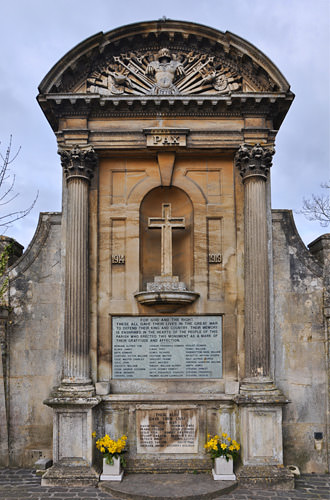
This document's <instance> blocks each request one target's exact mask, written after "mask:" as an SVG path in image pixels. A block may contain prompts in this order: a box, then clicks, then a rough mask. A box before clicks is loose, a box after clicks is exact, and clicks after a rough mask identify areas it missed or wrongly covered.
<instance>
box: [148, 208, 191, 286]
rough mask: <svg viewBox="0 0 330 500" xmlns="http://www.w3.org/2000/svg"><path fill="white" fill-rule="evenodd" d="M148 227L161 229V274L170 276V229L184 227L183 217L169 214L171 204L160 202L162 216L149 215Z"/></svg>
mask: <svg viewBox="0 0 330 500" xmlns="http://www.w3.org/2000/svg"><path fill="white" fill-rule="evenodd" d="M148 227H149V228H150V229H161V230H162V232H161V276H172V229H184V228H185V227H186V226H185V220H184V217H172V216H171V204H170V203H162V217H149V219H148Z"/></svg>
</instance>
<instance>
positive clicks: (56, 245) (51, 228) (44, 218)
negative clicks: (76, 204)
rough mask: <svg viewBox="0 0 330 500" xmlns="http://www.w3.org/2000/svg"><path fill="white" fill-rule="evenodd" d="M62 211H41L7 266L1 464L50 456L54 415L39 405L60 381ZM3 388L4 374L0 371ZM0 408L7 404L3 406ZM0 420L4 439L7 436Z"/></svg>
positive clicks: (17, 463) (31, 462)
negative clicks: (5, 387)
mask: <svg viewBox="0 0 330 500" xmlns="http://www.w3.org/2000/svg"><path fill="white" fill-rule="evenodd" d="M60 235H61V215H60V214H56V213H54V214H52V213H44V214H41V216H40V220H39V225H38V228H37V230H36V233H35V236H34V238H33V240H32V242H31V243H30V245H29V247H28V248H27V250H26V252H25V253H24V255H23V257H21V258H20V259H19V260H18V261H17V263H14V265H13V266H12V267H11V268H10V270H9V272H10V274H9V276H10V306H11V312H10V318H9V321H10V322H9V324H8V338H9V339H10V340H9V342H8V360H7V362H8V370H9V372H8V373H9V374H10V378H9V379H8V390H9V399H8V405H9V406H8V408H9V424H10V425H9V450H10V453H9V457H8V453H7V452H6V451H5V450H4V449H3V448H1V456H0V463H1V464H3V465H5V464H6V463H8V462H9V464H10V465H16V466H17V465H20V466H22V465H26V466H31V465H32V464H33V463H34V462H35V461H36V459H38V458H40V457H47V456H48V457H49V456H52V415H51V411H50V409H48V408H47V407H45V406H44V405H43V404H42V400H43V399H45V398H46V397H47V396H48V394H49V389H50V387H52V386H54V385H56V384H57V383H58V382H59V380H60V373H61V364H62V359H61V358H62V342H61V332H62V331H63V315H62V313H61V310H62V293H63V284H62V270H61V236H60ZM0 380H1V388H2V387H3V373H2V372H1V373H0ZM2 408H5V407H3V406H2V405H1V411H2ZM5 422H6V419H5V418H1V420H0V429H1V431H0V432H1V436H2V437H3V440H1V442H2V443H5V442H6V439H8V434H7V431H6V428H5Z"/></svg>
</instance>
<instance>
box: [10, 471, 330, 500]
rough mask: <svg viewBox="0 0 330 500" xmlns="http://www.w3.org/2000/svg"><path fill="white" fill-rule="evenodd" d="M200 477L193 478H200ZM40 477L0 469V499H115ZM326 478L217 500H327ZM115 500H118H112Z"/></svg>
mask: <svg viewBox="0 0 330 500" xmlns="http://www.w3.org/2000/svg"><path fill="white" fill-rule="evenodd" d="M202 476H203V475H200V474H198V475H197V476H196V477H197V478H200V479H202ZM40 483H41V478H40V477H38V476H36V474H35V471H32V470H30V469H21V468H15V469H8V468H0V498H1V500H13V499H15V500H19V499H22V500H49V499H54V500H55V499H56V500H78V499H79V500H94V499H95V500H100V499H102V500H115V497H114V496H112V495H111V494H110V493H106V492H104V491H102V490H100V489H99V488H95V487H91V486H88V487H68V486H65V487H64V486H41V484H40ZM329 491H330V476H329V475H327V474H303V475H302V476H301V477H300V478H298V479H297V480H296V488H295V489H294V490H287V491H285V490H274V489H267V488H265V489H254V488H252V487H250V488H247V487H244V488H243V487H241V486H238V487H237V488H236V489H235V490H233V491H232V492H230V493H227V494H225V495H224V496H219V497H218V499H217V500H222V499H224V498H225V499H226V500H273V499H274V500H303V499H305V500H306V499H309V500H329ZM116 498H118V497H116Z"/></svg>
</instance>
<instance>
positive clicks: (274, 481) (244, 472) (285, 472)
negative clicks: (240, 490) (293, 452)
mask: <svg viewBox="0 0 330 500" xmlns="http://www.w3.org/2000/svg"><path fill="white" fill-rule="evenodd" d="M236 475H237V480H238V484H239V486H240V487H247V488H251V487H253V488H255V489H258V488H260V489H263V488H267V489H273V490H293V489H294V488H295V479H294V475H293V473H292V472H291V471H290V469H288V468H287V467H283V465H277V466H276V465H264V466H262V465H258V466H251V465H249V466H243V467H241V468H240V470H239V471H237V472H236Z"/></svg>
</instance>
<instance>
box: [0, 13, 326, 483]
mask: <svg viewBox="0 0 330 500" xmlns="http://www.w3.org/2000/svg"><path fill="white" fill-rule="evenodd" d="M293 98H294V95H293V93H292V92H291V90H290V86H289V84H288V82H287V81H286V79H285V78H284V76H283V75H282V74H281V72H280V71H279V70H278V69H277V68H276V66H275V65H274V64H273V63H272V62H271V61H270V60H269V59H268V58H267V57H266V56H265V55H264V54H263V53H262V52H261V51H259V50H258V49H257V48H255V47H254V46H253V45H251V44H250V43H248V42H247V41H245V40H243V39H242V38H240V37H238V36H236V35H234V34H232V33H229V32H226V33H222V32H220V31H216V30H214V29H212V28H209V27H205V26H200V25H197V24H193V23H188V22H181V21H171V20H162V21H152V22H145V23H138V24H133V25H129V26H124V27H121V28H118V29H115V30H113V31H110V32H108V33H98V34H96V35H94V36H92V37H90V38H88V39H87V40H85V41H84V42H82V43H81V44H79V45H78V46H77V47H75V48H74V49H72V50H71V51H70V52H68V54H66V55H65V56H64V57H63V58H62V59H61V60H60V61H59V62H58V63H57V64H56V65H55V66H54V67H53V68H52V69H51V70H50V72H49V73H48V74H47V75H46V77H45V78H44V80H43V81H42V82H41V84H40V86H39V95H38V102H39V104H40V106H41V109H42V111H43V112H44V114H45V116H46V118H47V120H48V122H49V124H50V126H51V127H52V129H53V131H54V133H55V135H56V138H57V143H58V153H59V162H61V165H62V168H63V211H62V213H61V214H42V215H41V220H40V224H39V227H38V229H37V232H36V236H35V238H34V240H33V241H32V243H31V245H30V247H29V248H28V250H27V251H26V253H25V254H24V255H23V257H21V258H20V259H19V260H18V261H17V262H16V264H14V265H13V266H12V267H11V268H10V280H11V288H10V303H11V307H12V312H11V315H12V319H11V321H12V323H10V325H9V323H8V322H7V323H6V322H5V321H3V322H2V323H1V324H2V328H3V330H2V331H3V332H4V333H3V335H4V336H5V335H7V336H8V338H10V348H8V349H9V350H8V351H6V356H8V357H9V358H10V363H11V369H10V371H8V372H6V373H5V371H4V373H3V380H4V386H5V384H7V385H8V384H11V385H10V386H11V393H10V394H11V395H10V405H9V406H8V408H7V409H6V415H4V417H5V418H4V419H3V421H4V422H7V427H6V430H5V428H4V427H3V430H2V433H3V434H5V433H6V436H7V443H10V448H11V450H12V451H11V452H9V451H8V450H7V451H6V449H5V447H4V446H3V449H2V450H1V452H2V455H1V456H2V457H3V458H2V460H3V461H5V460H7V459H6V456H8V460H7V461H8V462H9V463H11V464H19V465H21V464H28V463H31V462H32V461H33V460H34V459H36V458H38V455H39V456H40V455H42V456H49V454H50V453H51V452H52V454H53V460H54V466H53V467H52V468H51V469H49V471H47V473H46V474H45V476H44V477H43V484H59V483H62V484H86V483H92V484H93V483H94V482H95V481H96V475H95V472H94V469H93V467H95V466H97V460H98V459H97V456H96V455H95V442H94V440H93V438H92V431H97V433H98V435H103V434H104V433H108V434H109V435H111V436H113V437H114V438H116V439H117V438H118V437H119V436H121V435H123V434H126V435H127V436H128V444H129V452H128V456H127V470H128V471H135V472H163V473H166V472H172V471H175V472H180V471H182V472H184V471H190V472H191V471H210V470H211V462H210V459H209V457H208V456H207V454H206V453H205V449H204V444H205V442H206V436H207V433H210V434H216V433H219V432H226V433H228V434H229V435H230V436H232V437H233V438H235V439H236V440H237V441H239V442H240V443H241V445H242V446H241V466H240V470H239V471H238V477H239V480H240V481H241V482H245V483H246V484H249V483H252V484H256V483H258V482H261V483H262V482H263V481H267V482H268V484H274V485H279V484H282V485H284V486H285V487H291V486H292V475H291V474H290V472H289V471H288V469H287V468H286V467H283V464H284V465H288V464H290V463H294V464H296V465H299V466H300V467H301V469H302V470H305V471H308V472H323V471H324V470H325V469H326V468H327V464H328V458H327V457H328V456H327V449H326V444H325V443H326V435H327V425H328V421H327V418H328V417H327V404H328V403H327V396H326V394H327V387H328V380H327V366H328V365H327V363H328V360H327V357H326V353H325V351H324V341H325V339H326V338H327V335H328V330H327V328H329V311H330V300H329V296H330V294H329V291H328V292H327V291H326V290H327V287H328V282H327V280H326V276H327V269H329V255H330V254H329V251H330V250H329V241H330V240H329V235H324V236H322V237H320V238H319V239H318V240H316V242H314V243H313V244H312V245H311V246H310V250H309V251H308V250H307V249H306V248H305V247H304V245H303V244H302V242H301V240H300V239H299V236H298V235H297V233H296V230H295V228H294V223H293V220H292V215H290V212H288V211H279V210H276V211H272V210H271V205H270V171H271V166H272V158H273V155H274V153H275V147H274V146H275V138H276V134H277V132H278V130H279V128H280V126H281V123H282V121H283V120H284V118H285V115H286V113H287V112H288V110H289V108H290V105H291V103H292V100H293ZM53 154H55V151H54V152H53ZM41 354H42V355H41ZM19 357H21V359H22V361H21V365H20V368H18V363H17V361H18V359H19ZM6 359H7V358H6ZM11 377H12V379H11ZM14 377H16V378H15V380H16V382H14ZM20 377H21V378H20ZM19 381H21V382H19ZM20 384H21V385H20ZM312 394H313V402H314V403H313V404H314V406H313V408H314V409H311V408H309V407H308V403H307V401H308V399H309V398H310V397H311V395H312ZM25 398H26V400H27V401H26V404H27V410H26V412H23V413H22V414H21V415H15V414H14V408H15V407H16V406H18V405H23V403H24V400H25ZM32 414H33V415H34V418H32V417H31V415H32ZM14 428H15V433H16V434H15V435H14ZM316 433H318V439H316ZM17 435H18V436H19V438H18V437H17ZM283 436H284V441H283ZM24 439H25V441H26V443H27V444H26V446H25V448H24V447H22V446H21V447H20V444H19V443H20V442H22V440H24ZM316 440H317V441H318V444H319V445H320V446H319V449H317V447H316V444H315V443H316ZM283 444H284V458H283ZM6 453H7V455H6Z"/></svg>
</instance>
